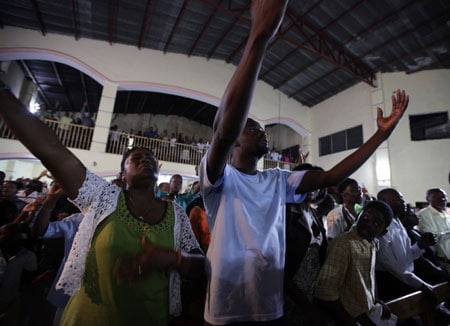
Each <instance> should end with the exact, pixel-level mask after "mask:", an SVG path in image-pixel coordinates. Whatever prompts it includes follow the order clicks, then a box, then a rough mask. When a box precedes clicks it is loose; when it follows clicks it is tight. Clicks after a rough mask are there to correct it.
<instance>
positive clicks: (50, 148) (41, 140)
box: [0, 88, 86, 198]
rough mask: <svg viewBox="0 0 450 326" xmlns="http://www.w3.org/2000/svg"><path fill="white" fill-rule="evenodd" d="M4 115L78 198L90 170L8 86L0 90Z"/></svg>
mask: <svg viewBox="0 0 450 326" xmlns="http://www.w3.org/2000/svg"><path fill="white" fill-rule="evenodd" d="M0 117H1V118H2V119H3V120H4V121H5V123H6V124H7V125H8V127H9V129H10V130H11V131H12V132H13V133H14V135H15V136H16V137H17V139H18V140H19V141H20V142H22V144H24V145H25V147H26V148H28V150H29V151H30V152H31V153H32V154H33V155H34V156H36V157H37V158H38V159H40V160H41V162H42V164H44V165H45V167H46V168H47V169H48V170H49V171H50V172H51V174H52V175H53V176H54V177H55V178H56V179H57V180H59V181H60V183H61V186H62V188H63V189H64V192H65V193H66V194H67V196H68V197H69V198H75V197H76V196H77V194H78V189H79V188H80V186H81V184H82V182H83V180H84V177H85V173H86V169H85V167H84V166H83V164H82V163H81V162H80V161H79V160H78V158H77V157H76V156H75V155H73V154H72V153H71V152H70V151H69V150H68V149H67V148H66V147H65V146H64V145H63V144H62V143H61V142H60V141H59V139H58V137H57V136H56V135H55V133H54V132H53V131H52V130H51V129H50V128H48V127H47V125H45V124H44V123H43V122H42V121H41V120H39V119H38V118H37V117H35V116H34V115H33V114H31V113H30V112H28V110H27V109H26V108H25V107H24V106H23V105H22V104H21V103H20V102H19V101H18V100H17V99H16V98H15V97H14V95H13V94H11V92H10V91H9V90H7V89H4V88H3V89H2V90H0Z"/></svg>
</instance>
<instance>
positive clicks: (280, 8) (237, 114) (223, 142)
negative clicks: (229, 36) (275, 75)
mask: <svg viewBox="0 0 450 326" xmlns="http://www.w3.org/2000/svg"><path fill="white" fill-rule="evenodd" d="M287 2H288V1H287V0H253V1H252V5H251V16H252V26H251V29H250V35H249V37H248V40H247V44H246V46H245V50H244V54H243V56H242V59H241V62H240V63H239V65H238V67H237V69H236V71H235V73H234V75H233V77H232V78H231V80H230V82H229V83H228V86H227V88H226V90H225V93H224V95H223V97H222V101H221V102H220V105H219V109H218V111H217V114H216V117H215V119H214V125H213V137H212V140H211V148H210V149H209V151H208V158H207V160H208V161H207V162H208V164H207V166H208V171H207V173H208V179H209V180H210V181H211V182H213V183H214V182H215V181H216V180H217V179H218V178H219V176H220V175H221V174H222V172H223V169H224V167H225V164H226V162H227V159H228V156H229V154H230V152H231V150H232V147H233V144H234V142H235V141H236V139H237V138H238V137H239V135H240V133H241V132H242V130H243V128H244V126H245V123H246V120H247V116H248V112H249V110H250V104H251V101H252V98H253V92H254V88H255V85H256V81H257V79H258V74H259V71H260V68H261V64H262V61H263V57H264V52H265V50H266V48H267V45H268V44H269V42H270V40H271V39H272V38H273V36H274V35H275V33H276V32H277V31H278V28H279V26H280V25H281V21H282V19H283V16H284V12H285V10H286V7H287Z"/></svg>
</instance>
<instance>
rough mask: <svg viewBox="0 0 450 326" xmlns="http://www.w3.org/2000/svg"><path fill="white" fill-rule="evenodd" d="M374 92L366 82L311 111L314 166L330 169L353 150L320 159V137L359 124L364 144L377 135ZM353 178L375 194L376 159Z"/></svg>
mask: <svg viewBox="0 0 450 326" xmlns="http://www.w3.org/2000/svg"><path fill="white" fill-rule="evenodd" d="M373 90H374V88H373V87H371V86H369V85H367V84H365V83H359V84H357V85H355V86H353V87H351V88H349V89H347V90H345V91H343V92H341V93H339V94H338V95H336V96H333V97H332V98H330V99H328V100H326V101H324V102H322V103H319V104H318V105H316V106H314V107H313V108H312V116H313V118H312V121H313V123H312V130H313V132H312V137H311V149H310V151H311V153H310V156H311V160H312V161H313V162H314V164H316V165H318V166H321V167H322V168H324V169H326V170H328V169H330V168H332V167H333V166H334V165H335V164H337V163H338V162H339V161H341V160H342V159H344V158H345V157H346V156H347V155H349V154H350V153H352V152H353V151H354V150H347V151H343V152H339V153H334V154H331V155H325V156H319V138H320V137H323V136H327V135H330V134H333V133H335V132H338V131H342V130H345V129H348V128H352V127H355V126H358V125H362V127H363V139H364V141H366V140H367V139H368V138H369V137H370V136H371V135H372V134H373V133H374V132H375V128H374V118H373V110H372V107H371V93H372V91H373ZM351 177H352V178H354V179H356V180H358V181H359V182H360V183H361V185H364V186H365V187H366V188H367V189H368V190H369V192H371V193H375V194H376V192H377V191H378V189H377V180H376V175H375V156H374V155H372V156H371V157H370V158H369V160H368V161H367V162H366V163H365V164H363V166H362V167H361V168H359V169H358V170H357V171H356V172H355V173H354V174H353V175H351Z"/></svg>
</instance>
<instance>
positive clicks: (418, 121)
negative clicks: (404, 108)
mask: <svg viewBox="0 0 450 326" xmlns="http://www.w3.org/2000/svg"><path fill="white" fill-rule="evenodd" d="M409 129H410V131H411V140H428V139H441V138H450V124H449V121H448V112H436V113H428V114H416V115H410V116H409Z"/></svg>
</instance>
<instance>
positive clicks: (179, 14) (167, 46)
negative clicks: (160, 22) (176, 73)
mask: <svg viewBox="0 0 450 326" xmlns="http://www.w3.org/2000/svg"><path fill="white" fill-rule="evenodd" d="M186 3H187V0H184V2H183V6H182V7H181V10H180V12H179V13H178V16H177V20H176V21H175V24H174V25H173V28H172V30H171V31H170V35H169V38H168V39H167V42H166V45H165V46H164V50H163V52H164V53H167V49H168V48H169V46H170V43H171V42H172V38H173V36H174V35H175V31H176V30H177V28H178V25H179V24H180V21H181V19H182V18H183V15H184V13H185V11H186Z"/></svg>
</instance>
